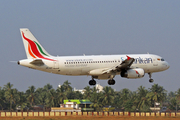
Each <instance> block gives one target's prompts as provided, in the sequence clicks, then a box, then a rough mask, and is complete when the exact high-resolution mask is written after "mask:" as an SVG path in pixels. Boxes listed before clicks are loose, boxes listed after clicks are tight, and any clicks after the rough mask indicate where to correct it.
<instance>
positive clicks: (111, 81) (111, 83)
mask: <svg viewBox="0 0 180 120" xmlns="http://www.w3.org/2000/svg"><path fill="white" fill-rule="evenodd" d="M115 83H116V81H115V80H114V79H112V80H108V84H109V85H114V84H115Z"/></svg>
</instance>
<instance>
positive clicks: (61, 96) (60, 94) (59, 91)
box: [56, 88, 67, 104]
mask: <svg viewBox="0 0 180 120" xmlns="http://www.w3.org/2000/svg"><path fill="white" fill-rule="evenodd" d="M56 93H57V103H58V104H62V103H63V101H64V100H65V99H67V96H66V95H65V94H64V92H63V90H62V88H58V89H57V90H56Z"/></svg>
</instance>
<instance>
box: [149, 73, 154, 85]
mask: <svg viewBox="0 0 180 120" xmlns="http://www.w3.org/2000/svg"><path fill="white" fill-rule="evenodd" d="M148 75H149V78H150V79H149V82H150V83H152V82H154V80H153V79H152V78H151V77H152V73H148Z"/></svg>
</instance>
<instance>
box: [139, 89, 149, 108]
mask: <svg viewBox="0 0 180 120" xmlns="http://www.w3.org/2000/svg"><path fill="white" fill-rule="evenodd" d="M148 92H149V91H148V90H147V89H145V87H143V86H140V87H139V88H138V90H137V97H136V102H137V108H138V109H139V110H140V111H148V110H147V106H150V103H151V101H150V100H149V99H148V98H147V94H148Z"/></svg>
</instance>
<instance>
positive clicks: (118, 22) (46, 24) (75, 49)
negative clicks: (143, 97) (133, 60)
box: [0, 0, 180, 91]
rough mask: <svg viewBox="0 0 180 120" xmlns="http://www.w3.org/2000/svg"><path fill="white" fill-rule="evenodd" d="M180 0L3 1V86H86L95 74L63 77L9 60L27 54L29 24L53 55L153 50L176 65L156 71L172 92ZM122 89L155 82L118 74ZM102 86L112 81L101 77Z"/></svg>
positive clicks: (176, 78) (0, 12)
mask: <svg viewBox="0 0 180 120" xmlns="http://www.w3.org/2000/svg"><path fill="white" fill-rule="evenodd" d="M179 6H180V1H178V0H173V1H170V0H158V1H157V0H149V1H148V0H147V1H144V0H136V1H132V0H124V1H121V0H98V1H97V0H86V1H84V0H53V1H52V0H46V1H44V0H38V1H35V0H34V1H33V0H26V1H24V0H18V1H12V0H3V1H0V35H1V44H0V53H1V62H0V66H1V69H0V82H1V84H0V86H1V87H3V86H4V85H5V84H7V83H8V82H11V83H12V84H13V85H14V88H17V89H18V90H19V91H25V90H27V89H28V87H29V86H31V85H34V86H35V87H36V88H38V87H43V86H44V85H46V84H48V83H50V84H51V85H53V87H54V88H57V85H58V84H63V82H64V81H66V80H68V81H69V82H71V86H72V87H75V88H78V89H82V88H84V87H86V86H87V85H88V82H89V80H90V79H91V77H87V76H79V77H78V76H63V75H55V74H50V73H45V72H41V71H37V70H32V69H28V68H25V67H22V66H18V65H17V64H14V63H11V62H9V61H18V60H20V59H25V58H26V54H25V51H24V46H23V42H22V39H21V36H20V32H19V29H20V28H29V29H30V31H31V32H32V33H33V34H34V36H35V37H36V38H37V39H38V41H39V42H40V43H41V45H42V46H43V47H44V48H45V49H46V51H48V53H50V54H52V55H59V56H71V55H83V54H86V55H108V54H141V53H142V54H143V53H147V52H148V53H152V54H157V55H160V56H162V57H163V58H164V59H165V60H166V61H168V63H169V64H170V68H169V69H168V70H167V71H164V72H160V73H154V74H152V77H153V79H154V80H155V81H154V83H156V84H159V85H161V86H163V87H164V88H165V89H166V90H168V91H176V90H178V89H179V88H180V80H179V59H180V54H179V52H180V48H179V45H180V34H179V32H180V24H179V23H180V7H179ZM115 80H116V84H115V85H114V86H112V87H113V88H114V89H116V90H121V89H123V88H128V89H130V90H133V91H134V90H137V88H138V87H139V86H141V85H142V86H145V87H146V88H150V87H151V85H152V84H151V83H149V81H148V80H149V77H148V75H145V77H144V78H141V79H125V78H121V77H120V76H116V77H115ZM97 82H98V83H100V84H101V85H102V86H106V85H108V84H107V81H104V80H97Z"/></svg>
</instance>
